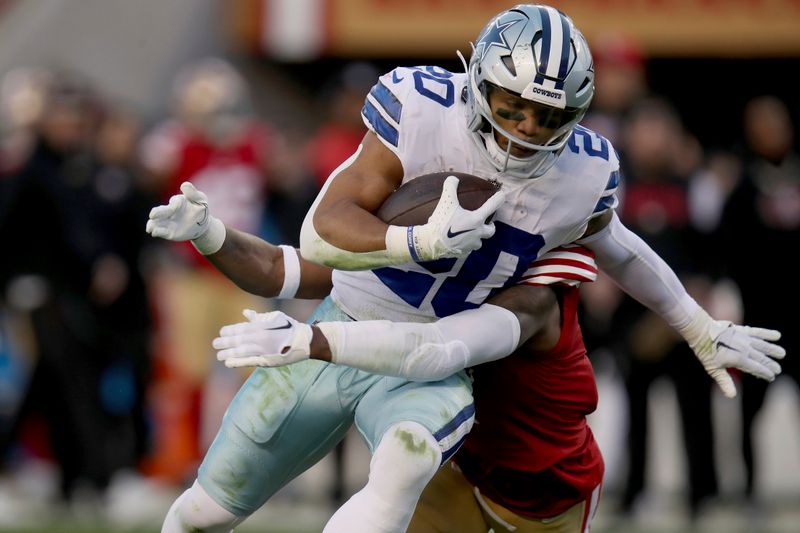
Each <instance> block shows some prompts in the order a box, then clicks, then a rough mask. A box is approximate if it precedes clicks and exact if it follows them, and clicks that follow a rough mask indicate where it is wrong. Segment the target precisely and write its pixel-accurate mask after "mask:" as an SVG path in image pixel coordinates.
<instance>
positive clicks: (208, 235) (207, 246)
mask: <svg viewBox="0 0 800 533" xmlns="http://www.w3.org/2000/svg"><path fill="white" fill-rule="evenodd" d="M224 242H225V224H223V223H222V221H221V220H220V219H218V218H214V217H211V221H210V222H209V223H208V230H206V232H205V233H203V234H202V235H200V236H199V237H197V238H196V239H192V244H193V245H194V247H195V248H196V249H197V251H198V252H200V253H201V254H203V255H211V254H214V253H217V252H218V251H219V249H220V248H222V243H224Z"/></svg>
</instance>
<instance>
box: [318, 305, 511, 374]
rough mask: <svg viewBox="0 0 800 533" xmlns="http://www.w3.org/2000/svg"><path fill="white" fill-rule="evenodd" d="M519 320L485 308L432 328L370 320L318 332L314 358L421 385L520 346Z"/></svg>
mask: <svg viewBox="0 0 800 533" xmlns="http://www.w3.org/2000/svg"><path fill="white" fill-rule="evenodd" d="M519 340H520V329H519V320H518V319H517V317H516V315H515V314H514V313H512V312H511V311H508V310H507V309H504V308H501V307H497V306H494V305H489V304H484V305H483V306H481V307H479V308H478V309H471V310H469V311H462V312H461V313H457V314H455V315H452V316H450V317H446V318H443V319H440V320H438V321H437V322H433V323H429V324H418V323H412V322H401V323H397V322H390V321H388V320H370V321H364V322H322V323H320V324H318V325H317V326H315V327H314V333H313V336H312V341H311V357H312V358H314V359H322V360H325V361H331V362H333V363H336V364H341V365H346V366H351V367H354V368H359V369H361V370H365V371H368V372H372V373H376V374H383V375H387V376H399V377H404V378H407V379H410V380H415V381H433V380H438V379H443V378H445V377H447V376H449V375H451V374H453V373H455V372H458V371H459V370H463V369H464V368H467V367H470V366H474V365H477V364H481V363H485V362H487V361H492V360H495V359H500V358H501V357H505V356H506V355H508V354H510V353H511V352H512V351H514V350H515V349H516V347H517V346H518V345H519Z"/></svg>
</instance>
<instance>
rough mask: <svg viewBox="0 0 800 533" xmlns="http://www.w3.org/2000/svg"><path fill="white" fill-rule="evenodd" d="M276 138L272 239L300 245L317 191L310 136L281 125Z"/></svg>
mask: <svg viewBox="0 0 800 533" xmlns="http://www.w3.org/2000/svg"><path fill="white" fill-rule="evenodd" d="M273 139H274V145H275V149H274V151H273V153H274V157H273V161H272V170H273V173H272V179H271V180H270V190H269V198H268V200H269V203H268V204H267V206H268V209H269V213H270V217H271V218H272V220H273V221H274V223H275V230H276V232H277V235H275V236H273V237H272V239H273V242H281V243H284V244H291V245H293V246H299V245H300V227H301V226H302V224H303V219H304V218H305V216H306V213H307V212H308V209H309V208H310V207H311V204H312V203H313V202H314V199H315V198H316V196H317V192H318V188H317V186H318V185H317V179H316V176H314V175H313V174H312V171H311V166H312V165H313V164H314V160H313V156H312V158H311V160H310V161H309V154H308V139H307V136H306V135H304V134H303V133H302V132H300V131H298V130H295V129H292V128H282V129H281V131H280V132H278V133H277V134H276V135H275V136H274V137H273ZM267 240H269V239H267ZM312 310H313V309H310V310H309V313H310V312H311V311H312Z"/></svg>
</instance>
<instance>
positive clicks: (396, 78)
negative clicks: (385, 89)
mask: <svg viewBox="0 0 800 533" xmlns="http://www.w3.org/2000/svg"><path fill="white" fill-rule="evenodd" d="M404 79H405V78H399V77H398V76H397V72H392V81H393V82H395V83H400V82H401V81H403V80H404Z"/></svg>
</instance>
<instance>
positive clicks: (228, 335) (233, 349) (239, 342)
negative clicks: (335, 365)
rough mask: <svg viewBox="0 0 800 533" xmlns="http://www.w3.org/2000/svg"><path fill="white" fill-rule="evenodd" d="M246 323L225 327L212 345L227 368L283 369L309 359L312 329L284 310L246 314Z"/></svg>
mask: <svg viewBox="0 0 800 533" xmlns="http://www.w3.org/2000/svg"><path fill="white" fill-rule="evenodd" d="M243 314H244V316H245V318H247V322H240V323H238V324H231V325H229V326H224V327H223V328H222V329H221V330H220V332H219V337H217V338H216V339H214V340H213V342H212V346H213V347H214V349H216V350H219V351H218V352H217V359H218V360H219V361H223V362H224V363H225V366H227V367H228V368H239V367H245V366H284V365H290V364H292V363H296V362H298V361H303V360H305V359H308V358H309V357H310V354H311V336H312V330H311V326H309V325H308V324H303V323H302V322H298V321H297V320H295V319H293V318H292V317H290V316H288V315H287V314H285V313H283V312H281V311H272V312H270V313H256V312H255V311H253V310H252V309H245V310H244V312H243Z"/></svg>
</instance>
